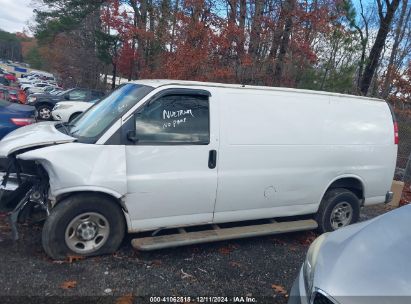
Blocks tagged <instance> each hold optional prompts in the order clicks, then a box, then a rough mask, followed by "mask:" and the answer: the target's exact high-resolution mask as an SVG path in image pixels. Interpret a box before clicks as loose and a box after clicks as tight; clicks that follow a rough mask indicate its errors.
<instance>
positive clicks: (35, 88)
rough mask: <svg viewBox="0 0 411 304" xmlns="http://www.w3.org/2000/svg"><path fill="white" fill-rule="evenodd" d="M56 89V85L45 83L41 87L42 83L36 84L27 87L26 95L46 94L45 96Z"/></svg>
mask: <svg viewBox="0 0 411 304" xmlns="http://www.w3.org/2000/svg"><path fill="white" fill-rule="evenodd" d="M56 88H58V87H57V86H56V85H52V84H49V83H45V85H43V83H38V84H35V85H34V86H32V87H29V88H28V89H27V93H28V94H35V93H40V94H44V93H46V94H47V93H48V92H50V91H51V90H53V89H56Z"/></svg>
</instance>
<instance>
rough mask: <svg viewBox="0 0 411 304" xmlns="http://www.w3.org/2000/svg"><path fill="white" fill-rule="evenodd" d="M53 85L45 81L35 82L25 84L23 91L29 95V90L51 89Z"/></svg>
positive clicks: (22, 87) (22, 86)
mask: <svg viewBox="0 0 411 304" xmlns="http://www.w3.org/2000/svg"><path fill="white" fill-rule="evenodd" d="M50 85H51V84H50V83H48V82H45V81H39V82H33V83H25V84H23V85H21V86H20V87H21V89H22V90H24V91H26V92H27V93H30V92H29V89H31V88H41V89H42V88H45V87H49V86H50Z"/></svg>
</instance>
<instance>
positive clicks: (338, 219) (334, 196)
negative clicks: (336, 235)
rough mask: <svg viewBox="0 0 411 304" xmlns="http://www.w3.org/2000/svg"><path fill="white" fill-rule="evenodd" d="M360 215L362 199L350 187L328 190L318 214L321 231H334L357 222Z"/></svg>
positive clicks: (317, 218)
mask: <svg viewBox="0 0 411 304" xmlns="http://www.w3.org/2000/svg"><path fill="white" fill-rule="evenodd" d="M359 216H360V201H359V199H358V197H357V196H356V195H355V194H354V193H353V192H351V191H350V190H348V189H344V188H337V189H331V190H328V191H327V192H326V193H325V195H324V198H323V199H322V201H321V204H320V208H319V209H318V212H317V214H316V220H317V222H318V228H319V230H320V232H328V231H334V230H337V229H339V228H342V227H345V226H348V225H350V224H353V223H356V222H357V221H358V219H359Z"/></svg>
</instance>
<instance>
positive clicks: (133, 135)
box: [127, 130, 138, 143]
mask: <svg viewBox="0 0 411 304" xmlns="http://www.w3.org/2000/svg"><path fill="white" fill-rule="evenodd" d="M127 139H128V140H129V141H132V142H133V143H136V142H138V138H137V136H136V131H134V130H130V131H128V132H127Z"/></svg>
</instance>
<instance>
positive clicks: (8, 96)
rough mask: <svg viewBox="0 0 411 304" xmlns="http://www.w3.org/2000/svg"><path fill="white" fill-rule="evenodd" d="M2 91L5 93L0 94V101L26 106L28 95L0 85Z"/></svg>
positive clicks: (14, 88)
mask: <svg viewBox="0 0 411 304" xmlns="http://www.w3.org/2000/svg"><path fill="white" fill-rule="evenodd" d="M0 90H2V91H3V93H1V92H0V99H4V100H7V101H10V102H16V103H21V104H25V103H26V101H27V98H26V93H25V92H24V91H23V90H21V89H19V88H16V87H10V86H1V85H0ZM4 91H6V92H4Z"/></svg>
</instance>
